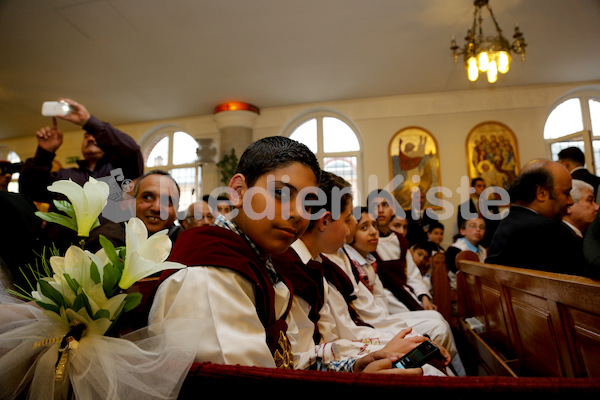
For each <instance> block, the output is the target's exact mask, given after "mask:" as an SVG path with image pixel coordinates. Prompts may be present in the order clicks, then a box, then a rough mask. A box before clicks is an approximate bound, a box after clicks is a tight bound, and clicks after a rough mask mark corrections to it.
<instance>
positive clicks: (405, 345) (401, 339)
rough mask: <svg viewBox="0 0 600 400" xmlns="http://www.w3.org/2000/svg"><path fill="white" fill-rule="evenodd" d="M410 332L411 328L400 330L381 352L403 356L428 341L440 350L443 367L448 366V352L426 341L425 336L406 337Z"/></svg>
mask: <svg viewBox="0 0 600 400" xmlns="http://www.w3.org/2000/svg"><path fill="white" fill-rule="evenodd" d="M411 332H412V328H406V329H402V330H401V331H400V333H398V334H397V335H396V336H394V338H393V339H392V340H390V341H389V342H388V343H387V344H386V345H385V347H384V348H383V349H382V351H385V352H388V353H392V354H400V355H404V354H406V353H408V352H409V351H411V350H412V349H414V348H415V347H417V346H418V345H419V344H421V343H422V342H424V341H426V340H429V341H431V342H432V343H433V344H435V345H436V346H437V347H438V348H439V349H440V354H441V355H442V360H440V361H442V362H443V363H444V365H448V364H450V362H451V361H452V357H451V356H450V353H448V350H446V349H445V348H444V347H442V346H440V345H439V344H437V343H435V342H434V341H433V340H430V339H428V338H427V337H426V336H421V335H411V336H408V337H407V335H408V334H409V333H411Z"/></svg>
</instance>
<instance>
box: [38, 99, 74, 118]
mask: <svg viewBox="0 0 600 400" xmlns="http://www.w3.org/2000/svg"><path fill="white" fill-rule="evenodd" d="M73 111H75V109H74V108H73V106H71V105H70V104H68V103H65V102H64V101H45V102H44V103H43V104H42V115H43V116H44V117H64V116H65V115H68V114H70V113H71V112H73Z"/></svg>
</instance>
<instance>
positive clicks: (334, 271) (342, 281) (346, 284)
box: [321, 254, 372, 328]
mask: <svg viewBox="0 0 600 400" xmlns="http://www.w3.org/2000/svg"><path fill="white" fill-rule="evenodd" d="M321 258H322V259H323V272H324V275H325V279H327V281H328V282H329V283H331V284H332V285H333V286H335V288H336V289H337V290H339V292H340V293H341V294H342V296H344V300H346V304H347V305H348V312H349V313H350V316H351V317H352V320H353V321H354V323H355V324H356V325H359V326H368V327H371V328H372V326H371V325H369V324H368V323H366V322H365V321H363V320H362V319H361V318H360V316H359V315H358V311H356V309H355V308H354V306H353V305H352V302H353V301H354V300H356V296H355V295H353V294H352V293H353V292H354V285H353V284H352V281H351V280H350V278H349V277H348V275H346V273H345V272H344V270H342V269H341V268H340V267H339V265H337V264H336V263H334V262H333V261H331V260H330V259H329V258H327V257H325V256H324V255H323V254H321Z"/></svg>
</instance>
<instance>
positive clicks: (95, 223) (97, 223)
mask: <svg viewBox="0 0 600 400" xmlns="http://www.w3.org/2000/svg"><path fill="white" fill-rule="evenodd" d="M99 226H100V219H99V218H96V221H94V224H93V225H92V227H91V228H90V231H92V230H93V229H94V228H97V227H99Z"/></svg>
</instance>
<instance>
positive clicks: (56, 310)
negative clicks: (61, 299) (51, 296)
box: [35, 300, 60, 315]
mask: <svg viewBox="0 0 600 400" xmlns="http://www.w3.org/2000/svg"><path fill="white" fill-rule="evenodd" d="M35 304H37V305H38V306H40V307H42V308H43V309H44V310H48V311H52V312H54V313H56V314H58V315H60V307H58V306H57V305H55V304H48V303H43V302H41V301H39V300H36V302H35Z"/></svg>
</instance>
